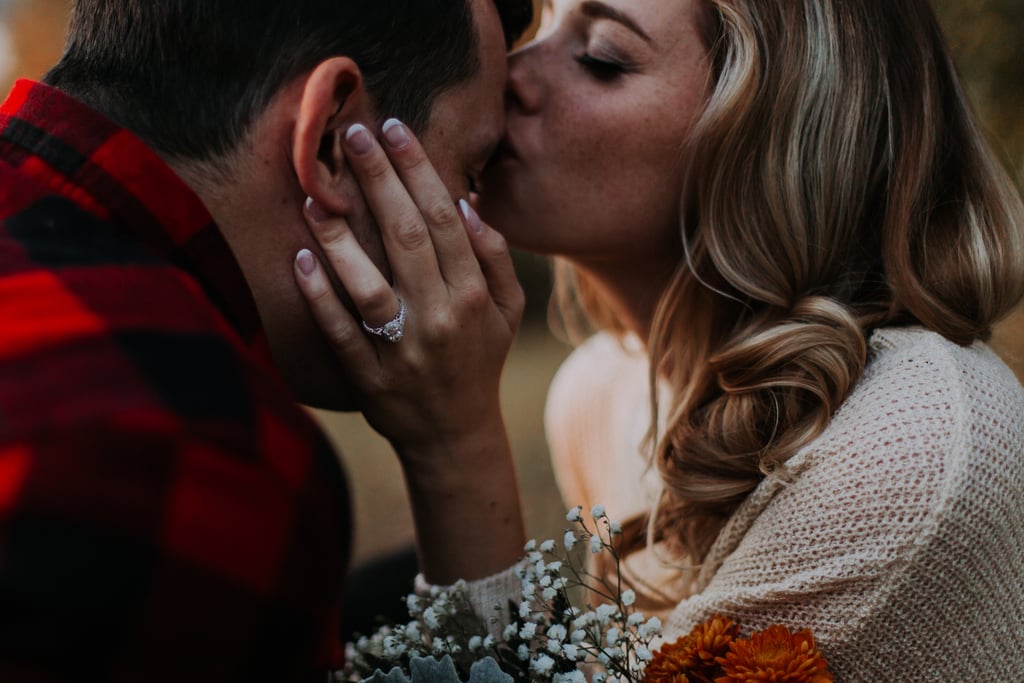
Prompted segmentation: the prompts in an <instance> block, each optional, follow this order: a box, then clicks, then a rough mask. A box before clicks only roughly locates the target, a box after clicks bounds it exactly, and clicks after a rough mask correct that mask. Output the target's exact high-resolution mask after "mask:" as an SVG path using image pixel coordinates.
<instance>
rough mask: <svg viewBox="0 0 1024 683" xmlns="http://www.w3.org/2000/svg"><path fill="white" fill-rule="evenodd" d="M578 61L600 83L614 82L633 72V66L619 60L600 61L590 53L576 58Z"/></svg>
mask: <svg viewBox="0 0 1024 683" xmlns="http://www.w3.org/2000/svg"><path fill="white" fill-rule="evenodd" d="M576 61H577V62H578V63H579V64H580V66H582V67H583V68H584V69H586V70H587V72H588V73H590V74H591V75H592V76H593V77H594V78H596V79H597V80H599V81H605V82H608V81H614V80H616V79H618V78H619V77H620V76H622V75H624V74H627V73H630V72H632V71H633V66H632V65H631V64H627V63H625V62H622V61H619V60H612V59H599V58H597V57H595V56H593V55H592V54H590V53H588V52H584V53H583V54H581V55H577V56H576Z"/></svg>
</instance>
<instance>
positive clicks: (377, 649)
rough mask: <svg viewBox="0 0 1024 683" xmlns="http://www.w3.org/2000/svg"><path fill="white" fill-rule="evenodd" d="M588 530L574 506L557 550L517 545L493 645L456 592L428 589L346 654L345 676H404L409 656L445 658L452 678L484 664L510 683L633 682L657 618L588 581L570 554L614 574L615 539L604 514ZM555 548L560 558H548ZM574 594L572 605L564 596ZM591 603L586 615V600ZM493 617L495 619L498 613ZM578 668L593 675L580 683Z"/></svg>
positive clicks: (615, 588) (614, 587) (597, 580)
mask: <svg viewBox="0 0 1024 683" xmlns="http://www.w3.org/2000/svg"><path fill="white" fill-rule="evenodd" d="M591 518H592V520H593V522H594V529H593V530H591V529H590V528H589V527H588V526H587V524H586V522H585V521H584V519H583V514H582V507H576V508H573V509H572V510H570V511H569V513H568V515H567V516H566V519H567V520H568V521H569V522H572V523H574V524H575V528H573V529H570V530H567V531H566V532H565V536H564V538H563V542H562V547H561V548H559V547H558V546H557V544H556V543H555V541H553V540H547V541H544V542H542V543H538V542H537V541H530V542H529V543H527V544H526V547H525V551H526V556H525V557H524V558H523V560H522V561H521V562H520V564H519V565H518V567H517V568H516V576H518V577H519V579H520V581H521V588H522V591H521V595H520V598H519V600H518V602H517V603H515V604H513V605H511V607H512V608H513V609H512V610H511V611H512V614H511V616H510V619H509V620H508V622H507V623H504V624H503V625H501V626H502V627H501V628H500V629H497V631H500V633H501V636H500V637H498V638H495V637H494V636H492V635H487V629H486V628H485V627H484V625H483V622H482V621H481V620H480V619H479V618H477V617H476V615H473V614H472V612H471V610H470V608H469V605H468V602H467V601H466V599H465V597H464V590H465V584H463V583H460V584H457V585H456V586H454V587H453V588H452V590H450V591H442V590H439V589H434V590H433V591H432V592H431V594H430V595H429V596H422V597H418V596H409V597H408V598H407V607H408V610H409V616H410V617H411V618H412V621H410V622H409V623H408V624H405V625H404V626H396V627H393V628H390V629H382V630H381V631H378V632H377V633H376V634H375V635H373V636H372V637H370V638H363V639H361V640H360V641H359V642H358V643H356V644H355V645H354V646H352V647H350V650H349V657H348V660H349V663H350V667H352V669H353V672H354V674H356V675H357V677H355V678H354V680H358V676H368V675H370V674H371V673H372V672H373V670H374V669H375V668H376V669H380V670H382V671H388V670H389V668H390V667H392V666H400V667H402V668H403V670H408V663H409V661H410V659H411V658H413V657H423V656H433V657H436V658H441V657H443V656H445V655H449V656H451V658H452V660H453V661H454V662H455V664H456V667H457V669H458V670H459V671H460V672H465V671H468V670H469V667H470V666H471V665H472V663H473V662H474V661H476V660H479V659H482V658H483V657H492V658H494V659H495V660H496V661H497V662H498V664H499V665H500V667H501V669H502V670H503V671H504V672H506V673H508V674H510V675H511V676H512V678H513V679H514V680H515V681H540V682H542V683H625V682H628V681H639V680H641V679H642V677H643V669H644V667H645V666H646V664H647V662H649V661H650V660H651V659H652V656H653V655H652V653H651V649H650V647H651V642H652V641H653V640H654V639H655V638H656V637H658V636H659V635H660V633H661V622H660V621H659V620H658V619H657V618H652V619H646V618H645V617H644V616H643V615H642V614H640V613H639V612H637V611H635V610H634V608H633V606H634V604H635V602H636V595H635V594H634V592H633V591H632V590H628V589H627V590H621V589H620V583H619V577H618V576H617V575H615V576H611V577H602V576H594V575H592V574H590V573H589V572H588V571H586V569H585V567H583V566H579V565H578V563H577V561H575V560H574V558H573V555H572V553H571V552H569V551H572V549H573V548H574V547H575V546H576V545H577V543H585V544H586V546H587V547H588V548H589V549H590V552H591V553H593V554H595V555H596V554H600V553H605V552H607V553H610V554H611V556H612V558H613V560H614V563H615V569H616V574H617V573H618V568H619V558H618V555H617V554H616V552H615V548H614V546H613V543H612V540H613V538H614V537H615V536H617V535H619V534H621V533H622V527H621V525H620V524H618V523H617V522H613V521H611V520H609V519H608V515H607V513H606V512H605V509H604V506H602V505H598V506H595V507H594V509H593V510H592V512H591ZM562 549H564V550H565V551H566V553H565V555H564V556H559V555H558V553H560V552H561V550H562ZM579 595H582V597H583V600H582V603H583V605H582V606H576V605H574V604H573V601H572V599H571V598H572V597H574V596H579ZM595 598H596V599H597V602H598V604H597V605H596V606H595V605H594V604H592V602H591V601H594V600H595ZM499 613H504V610H500V611H499ZM581 664H592V665H593V664H596V665H599V666H597V667H594V666H590V667H587V670H588V671H594V670H595V669H596V670H597V671H596V673H593V674H592V675H591V678H590V680H589V681H588V680H587V676H586V675H585V674H584V673H583V669H581V667H580V665H581Z"/></svg>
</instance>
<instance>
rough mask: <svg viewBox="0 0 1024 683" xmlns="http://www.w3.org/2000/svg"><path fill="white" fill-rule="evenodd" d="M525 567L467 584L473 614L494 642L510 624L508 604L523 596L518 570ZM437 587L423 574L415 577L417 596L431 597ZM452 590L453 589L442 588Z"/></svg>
mask: <svg viewBox="0 0 1024 683" xmlns="http://www.w3.org/2000/svg"><path fill="white" fill-rule="evenodd" d="M521 565H522V562H518V563H516V564H514V565H512V566H511V567H509V568H508V569H505V570H504V571H501V572H499V573H497V574H494V575H493V576H488V577H485V578H483V579H478V580H476V581H470V582H468V583H467V584H466V598H467V600H468V601H469V605H470V607H471V608H472V609H473V612H474V613H475V614H476V615H477V616H478V617H480V618H481V619H483V620H484V622H485V623H486V624H487V630H488V632H489V633H490V634H491V635H493V636H494V637H495V638H498V637H500V636H501V632H502V628H503V626H504V624H507V623H508V622H509V617H510V616H511V614H510V613H509V608H508V606H509V602H510V601H511V602H516V603H517V602H518V601H519V598H520V596H521V595H522V582H521V581H520V579H519V577H518V576H517V574H516V570H517V569H519V567H520V566H521ZM432 588H434V585H433V584H431V583H429V582H428V581H427V580H426V579H425V578H423V575H422V574H418V575H417V576H416V594H417V595H421V596H426V595H429V594H430V591H431V589H432ZM439 588H442V589H450V588H452V587H451V586H439Z"/></svg>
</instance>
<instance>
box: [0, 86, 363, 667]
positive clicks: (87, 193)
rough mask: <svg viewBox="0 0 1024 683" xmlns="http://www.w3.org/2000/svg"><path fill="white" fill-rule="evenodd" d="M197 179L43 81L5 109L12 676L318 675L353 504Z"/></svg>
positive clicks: (333, 628) (1, 316) (1, 264)
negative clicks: (274, 357)
mask: <svg viewBox="0 0 1024 683" xmlns="http://www.w3.org/2000/svg"><path fill="white" fill-rule="evenodd" d="M289 396H290V394H289V392H288V391H287V389H286V388H285V387H284V386H283V384H282V382H281V380H280V379H279V378H278V377H277V375H276V374H275V373H274V371H273V369H272V368H271V367H270V366H269V353H268V352H267V345H266V342H265V339H264V337H263V334H262V331H261V328H260V324H259V320H258V317H257V314H256V309H255V305H254V303H253V301H252V298H251V295H250V293H249V290H248V288H247V287H246V284H245V281H244V279H243V278H242V274H241V271H240V270H239V268H238V265H237V264H236V262H235V260H234V257H233V256H232V254H231V252H230V251H229V250H228V248H227V245H226V243H225V242H224V241H223V238H222V237H221V235H220V233H219V231H218V230H217V228H216V226H215V225H214V224H213V222H212V219H211V218H210V216H209V214H208V213H207V211H206V209H205V208H204V206H203V205H202V203H201V202H200V201H199V199H198V198H197V197H196V196H195V195H194V194H193V193H192V192H191V191H190V190H189V189H188V188H187V187H186V186H185V185H184V184H183V183H182V181H181V180H179V179H178V177H177V176H176V175H175V174H174V173H173V172H172V171H171V170H170V169H169V168H168V167H167V166H166V165H164V164H163V163H162V161H161V160H160V159H159V158H158V157H157V156H156V155H155V154H154V153H153V152H152V151H151V150H149V149H148V148H147V147H146V146H145V145H144V144H143V143H142V142H140V141H139V139H138V138H136V137H135V136H134V135H132V134H131V133H129V132H127V131H125V130H123V129H121V128H119V127H117V126H115V125H114V124H112V123H111V122H109V121H108V120H106V119H105V118H103V117H101V116H100V115H98V114H97V113H96V112H94V111H92V110H90V109H88V108H86V107H84V106H83V105H82V104H80V103H78V102H76V101H74V100H72V99H70V98H69V97H67V96H65V95H63V94H61V93H59V92H57V91H56V90H54V89H51V88H49V87H47V86H44V85H41V84H35V83H31V82H29V81H20V82H19V83H18V84H17V85H16V86H15V88H14V90H13V91H12V93H11V94H10V96H9V98H8V100H7V101H6V102H5V103H4V104H3V106H2V108H0V681H5V682H6V681H18V682H20V681H72V680H73V681H126V682H127V681H131V682H132V683H151V682H153V681H175V682H176V683H181V682H183V681H214V680H216V681H242V680H251V681H262V680H272V681H299V680H302V681H306V680H317V681H322V680H324V673H325V672H326V670H327V668H328V666H329V665H331V664H333V663H336V661H334V660H333V658H334V657H335V656H336V654H337V653H338V649H339V648H338V644H337V639H336V633H337V626H338V612H339V605H340V602H341V579H342V576H343V573H344V570H345V564H346V562H347V559H348V547H349V526H348V515H349V505H348V497H347V492H346V487H345V482H344V478H343V474H342V472H341V468H340V466H339V464H338V461H337V459H336V458H335V456H334V454H333V452H332V451H331V448H330V446H329V444H328V443H327V441H326V439H325V437H324V436H323V434H322V433H321V432H320V431H319V430H318V429H317V427H316V426H315V424H314V423H313V422H312V421H311V420H310V418H309V416H308V415H307V414H306V413H305V412H304V411H303V410H302V409H301V408H299V407H298V406H297V405H295V403H294V402H293V401H292V400H291V399H290V398H289Z"/></svg>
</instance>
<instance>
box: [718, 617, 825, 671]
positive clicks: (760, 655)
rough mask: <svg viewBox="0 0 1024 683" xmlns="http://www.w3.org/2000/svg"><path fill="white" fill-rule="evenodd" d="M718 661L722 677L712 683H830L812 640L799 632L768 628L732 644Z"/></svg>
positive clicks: (773, 627) (809, 633)
mask: <svg viewBox="0 0 1024 683" xmlns="http://www.w3.org/2000/svg"><path fill="white" fill-rule="evenodd" d="M729 649H730V651H729V652H728V653H727V654H726V655H725V656H724V657H719V658H718V660H717V661H718V663H719V664H721V666H722V673H723V674H724V675H722V676H719V677H718V678H716V679H715V683H831V681H832V674H831V673H829V671H828V664H827V662H826V661H825V659H824V658H823V657H822V656H821V653H820V652H819V651H818V646H817V645H816V644H815V642H814V636H812V635H811V632H810V631H807V630H803V631H800V632H798V633H791V632H790V630H789V629H788V628H786V627H785V626H770V627H769V628H767V629H766V630H764V631H761V632H760V633H755V634H754V635H753V636H751V637H750V639H749V640H734V641H733V642H732V643H731V644H730V646H729Z"/></svg>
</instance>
